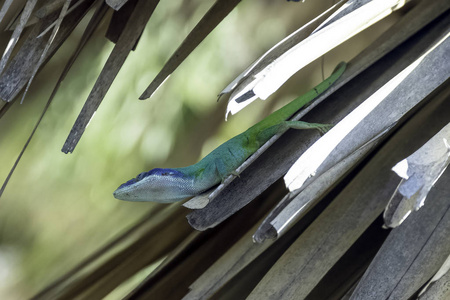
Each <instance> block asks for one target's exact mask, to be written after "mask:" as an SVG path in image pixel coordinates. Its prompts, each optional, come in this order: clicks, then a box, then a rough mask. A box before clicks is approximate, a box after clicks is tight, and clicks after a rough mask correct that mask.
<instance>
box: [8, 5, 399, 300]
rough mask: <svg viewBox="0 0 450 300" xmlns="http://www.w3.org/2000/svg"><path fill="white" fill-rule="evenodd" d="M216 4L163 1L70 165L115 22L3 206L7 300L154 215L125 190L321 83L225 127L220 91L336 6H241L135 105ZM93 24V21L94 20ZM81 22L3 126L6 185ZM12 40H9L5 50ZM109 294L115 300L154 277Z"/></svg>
mask: <svg viewBox="0 0 450 300" xmlns="http://www.w3.org/2000/svg"><path fill="white" fill-rule="evenodd" d="M212 3H213V2H212V1H200V0H195V1H194V0H191V1H161V2H160V4H159V5H158V7H157V8H156V10H155V12H154V14H153V16H152V18H151V19H150V22H149V23H148V25H147V27H146V30H145V31H144V34H143V36H142V37H141V39H140V41H139V44H138V47H137V49H136V51H134V52H132V53H131V54H130V56H129V57H128V59H127V61H126V63H125V65H124V67H123V68H122V69H121V71H120V73H119V75H118V77H117V78H116V79H115V81H114V83H113V85H112V87H111V89H110V90H109V92H108V94H107V95H106V98H105V99H104V101H103V103H102V104H101V106H100V108H99V110H98V111H97V113H96V115H95V117H94V118H93V119H92V121H91V123H90V125H89V127H88V128H87V130H86V132H85V134H84V135H83V137H82V139H81V141H80V143H79V144H78V146H77V148H76V149H75V151H74V153H73V154H69V155H66V154H63V153H62V152H61V151H60V149H61V147H62V145H63V143H64V141H65V139H66V137H67V135H68V133H69V131H70V129H71V127H72V125H73V123H74V121H75V119H76V117H77V115H78V113H79V112H80V110H81V107H82V106H83V104H84V101H85V100H86V98H87V96H88V94H89V92H90V90H91V88H92V86H93V85H94V82H95V80H96V78H97V76H98V74H99V73H100V71H101V69H102V67H103V64H104V63H105V61H106V59H107V58H108V55H109V53H110V51H111V50H112V48H113V44H112V43H111V42H109V41H108V40H106V39H105V38H104V34H105V31H106V28H107V25H108V22H107V21H109V18H107V19H105V21H104V22H103V24H102V26H101V28H100V29H99V30H98V31H97V32H96V34H95V35H94V37H93V38H92V39H91V40H90V42H89V43H88V45H87V46H86V48H85V49H84V50H83V52H82V53H81V56H80V57H79V58H78V60H77V61H76V63H75V65H74V66H73V68H72V70H71V71H70V72H69V74H68V76H67V78H66V79H65V81H64V82H63V84H62V86H61V89H60V91H59V92H58V94H57V96H56V98H55V100H54V102H53V104H52V106H51V107H50V109H49V111H48V113H47V115H46V116H45V118H44V120H43V122H42V123H41V126H40V127H39V129H38V131H37V133H36V135H35V137H34V138H33V140H32V142H31V144H30V146H29V148H28V150H27V152H26V153H25V155H24V157H23V159H22V160H21V162H20V164H19V166H18V168H17V169H16V172H15V173H14V175H13V177H12V179H11V181H10V183H9V186H8V187H7V189H6V191H5V193H4V195H3V197H2V199H0V207H1V209H0V299H23V298H26V297H30V296H32V295H33V294H34V293H36V292H37V291H38V290H40V289H42V288H43V287H44V286H45V285H47V284H49V283H50V282H52V281H53V280H55V279H56V278H58V277H59V276H61V275H62V274H64V273H65V272H67V271H68V270H70V269H71V268H72V267H74V266H75V265H76V264H77V263H78V262H80V261H81V260H82V259H83V258H85V257H86V256H87V255H88V254H89V253H91V252H93V251H94V250H96V249H97V248H99V247H100V246H102V245H103V244H104V243H105V242H107V241H108V240H110V239H111V238H112V237H114V236H116V235H117V234H119V233H120V232H122V231H123V230H124V229H126V228H128V227H129V226H131V225H132V224H133V223H135V222H136V221H137V220H138V219H139V218H140V217H141V216H142V215H143V214H145V213H146V212H147V211H148V210H150V209H151V207H152V206H153V205H154V204H152V203H127V202H122V201H119V200H116V199H114V198H113V196H112V192H113V191H114V190H115V189H116V188H117V186H118V185H120V184H121V183H123V182H124V181H126V180H128V179H130V178H132V177H134V176H136V175H137V174H138V173H140V172H143V171H148V170H150V169H152V168H155V167H180V166H185V165H189V164H193V163H195V162H197V161H198V160H199V159H200V158H201V157H203V156H204V155H206V154H207V153H208V152H209V151H211V150H212V149H214V148H215V147H217V146H218V145H219V144H220V143H222V142H224V141H225V140H227V139H229V138H231V137H232V136H234V135H236V134H237V133H240V132H241V131H243V130H245V129H246V128H248V127H249V126H251V125H252V124H254V123H255V122H257V121H258V120H260V119H261V118H263V117H264V116H266V115H267V114H268V113H270V112H271V111H273V110H274V109H276V108H278V107H280V106H282V105H283V104H284V103H286V102H287V101H289V100H292V99H293V98H294V97H295V96H297V95H299V94H301V93H303V92H305V91H306V90H307V89H308V88H310V87H312V86H313V85H315V84H317V83H318V82H320V81H321V80H322V73H321V62H322V61H321V60H318V61H317V62H315V63H313V64H311V65H310V66H308V67H307V68H305V69H304V70H302V71H301V72H299V74H297V75H295V77H294V78H292V79H291V80H290V81H289V82H288V83H287V84H286V85H285V86H283V88H281V89H280V90H279V91H278V92H277V93H276V94H274V95H273V96H272V97H270V98H269V100H268V101H265V102H264V101H256V102H254V103H253V104H251V106H250V107H248V108H246V109H244V110H243V111H242V112H240V113H239V114H238V115H237V116H231V117H229V121H228V122H225V121H224V113H225V107H226V100H225V101H224V100H222V101H221V102H219V103H217V102H216V99H217V95H218V94H219V92H220V91H221V90H222V89H223V88H224V87H225V86H226V85H227V84H228V83H229V82H230V81H231V80H233V79H234V77H235V76H237V75H238V74H239V73H240V72H242V71H243V70H244V69H245V68H246V67H247V66H248V65H249V64H250V63H251V62H252V61H253V60H255V59H257V58H258V57H259V56H260V55H261V54H263V53H264V52H265V51H266V50H268V49H269V48H270V47H272V46H273V45H274V44H275V43H277V42H278V41H279V40H281V39H282V38H284V37H285V36H286V35H288V34H290V33H291V32H292V31H294V30H295V29H297V28H298V27H300V26H301V25H303V24H305V23H306V22H307V21H309V20H311V19H312V18H314V17H315V16H316V15H318V14H319V13H321V12H323V11H324V10H325V9H326V8H328V7H329V6H330V5H331V4H332V1H306V2H305V3H294V2H286V1H281V0H280V1H268V0H266V1H243V2H242V3H241V4H239V5H238V7H237V9H236V10H235V11H233V12H232V13H231V14H230V15H229V16H228V17H227V18H226V19H225V21H224V22H223V23H221V24H220V25H219V26H218V27H217V28H216V29H215V30H214V31H213V33H212V34H211V35H210V36H209V37H208V38H207V39H206V40H205V41H204V42H203V43H202V44H201V45H200V47H198V48H197V49H196V50H195V51H194V52H193V54H192V55H191V56H190V57H189V58H188V59H187V60H186V61H185V62H184V63H183V64H182V65H181V67H180V68H179V69H178V70H176V71H175V73H174V74H173V75H172V76H171V77H170V78H169V79H168V80H167V81H166V83H164V85H163V86H162V87H161V88H160V89H159V90H158V91H157V92H156V94H155V95H154V96H153V97H152V98H150V99H148V100H146V101H140V100H138V97H139V95H140V94H141V93H142V92H143V91H144V89H145V88H146V87H147V85H148V84H149V83H150V81H151V80H152V79H153V78H154V76H155V75H156V74H157V72H158V71H159V70H160V69H161V67H162V66H163V64H164V62H165V61H166V60H167V59H168V57H169V56H170V55H171V54H172V53H173V51H174V50H175V49H176V48H177V47H178V45H179V44H180V43H181V42H182V40H183V39H184V38H185V36H186V35H187V34H188V33H189V31H190V30H191V29H192V28H193V27H194V26H195V24H196V23H197V22H198V21H199V20H200V18H201V17H202V16H203V15H204V13H205V12H206V11H207V10H208V9H209V7H210V6H211V4H212ZM88 17H89V16H88ZM395 18H396V16H395V15H394V16H391V17H389V18H388V19H387V20H385V21H384V22H382V23H381V24H378V25H376V26H375V27H374V28H371V29H370V30H368V31H365V32H364V33H363V34H360V35H358V36H357V37H355V38H353V39H352V40H351V41H349V42H347V43H346V44H345V45H342V46H341V47H339V48H337V49H335V50H333V51H332V52H331V53H330V54H327V55H326V56H325V58H324V69H325V75H328V74H329V73H330V72H331V71H332V69H333V68H334V66H335V65H336V64H337V63H338V62H339V61H341V60H349V59H351V57H353V56H354V55H356V54H357V53H358V52H359V51H361V49H363V48H365V47H366V46H367V45H368V44H369V43H370V42H371V41H373V40H374V39H375V38H376V37H377V36H378V35H379V34H380V33H381V32H383V31H384V30H385V29H386V28H388V27H389V26H390V25H391V24H392V22H394V20H395ZM85 19H86V20H85V21H84V22H82V23H81V24H80V25H79V26H78V28H77V29H76V30H75V32H74V33H73V34H72V36H71V37H70V38H69V40H68V41H67V42H66V43H65V44H64V45H63V46H62V48H61V49H60V50H59V51H58V52H57V53H56V55H55V56H54V57H53V59H52V60H51V61H50V62H49V63H48V64H47V65H46V67H45V68H44V69H43V70H42V71H41V72H40V73H39V74H38V76H37V77H36V79H35V81H34V82H33V84H32V86H31V90H30V92H29V93H28V94H27V96H26V98H25V102H24V104H22V105H20V104H19V103H18V101H16V103H15V104H14V105H13V106H12V108H11V109H10V110H9V111H8V112H7V114H6V115H5V116H4V117H3V118H2V119H0V180H4V178H6V176H7V174H8V172H9V170H10V168H11V167H12V165H13V163H14V161H15V159H16V157H17V155H18V153H19V151H20V150H21V148H22V146H23V144H24V143H25V141H26V139H27V137H28V135H29V134H30V132H31V130H32V128H33V126H34V124H35V123H36V121H37V119H38V116H39V114H40V112H41V111H42V108H43V107H44V105H45V102H46V101H47V99H48V97H49V95H50V93H51V89H52V88H53V86H54V84H55V82H56V80H57V78H58V76H59V74H60V72H61V70H62V68H63V67H64V64H65V62H66V61H67V59H68V57H69V56H70V55H71V53H72V51H73V49H74V48H75V47H76V45H77V42H78V40H79V38H80V37H81V34H82V32H83V30H84V28H85V26H86V24H87V19H88V18H85ZM10 34H11V32H4V33H3V37H2V40H1V41H2V45H3V46H6V43H7V39H8V38H9V36H10ZM154 267H155V266H151V267H149V268H148V269H146V270H144V271H143V272H141V273H140V274H138V276H137V278H135V279H134V280H132V281H131V282H130V283H128V285H126V286H125V287H123V288H122V289H120V290H119V291H117V292H116V294H114V295H112V296H111V298H112V299H114V298H119V297H120V295H119V294H120V293H126V291H128V290H129V289H130V288H131V287H132V286H133V285H134V284H136V283H137V282H139V280H141V279H143V278H144V277H145V276H146V275H147V274H148V273H149V272H150V271H151V269H152V268H154Z"/></svg>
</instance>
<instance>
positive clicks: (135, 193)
mask: <svg viewBox="0 0 450 300" xmlns="http://www.w3.org/2000/svg"><path fill="white" fill-rule="evenodd" d="M345 68H346V63H345V62H341V63H340V64H338V65H337V66H336V68H335V70H334V71H333V73H332V74H331V75H330V76H329V77H328V78H326V79H325V80H324V81H322V82H321V83H319V84H318V85H317V86H316V87H314V88H313V89H311V90H309V91H308V92H306V93H305V94H303V95H302V96H300V97H298V98H296V99H294V100H293V101H291V102H290V103H288V104H287V105H285V106H283V107H281V108H280V109H278V110H276V111H275V112H273V113H272V114H270V115H269V116H267V117H266V118H264V119H263V120H261V121H260V122H258V123H256V124H255V125H253V126H252V127H250V128H248V129H247V130H246V131H244V132H242V133H241V134H239V135H236V136H235V137H233V138H231V139H229V140H228V141H226V142H224V143H223V144H221V145H220V146H218V147H217V148H216V149H214V150H213V151H212V152H210V153H209V154H208V155H206V156H205V157H204V158H203V159H201V160H200V161H199V162H197V163H196V164H193V165H191V166H188V167H181V168H173V169H162V168H156V169H152V170H150V171H148V172H143V173H140V174H139V175H138V176H137V177H136V178H133V179H131V180H129V181H127V182H125V183H124V184H122V185H120V186H119V187H118V188H117V190H116V191H115V192H114V194H113V195H114V197H115V198H117V199H120V200H127V201H151V202H159V203H172V202H177V201H181V200H184V199H186V198H190V197H193V196H197V195H199V194H201V193H203V192H204V191H206V190H208V189H210V188H212V187H213V186H215V185H217V184H219V183H220V182H223V180H225V178H226V177H228V176H229V175H231V174H234V175H238V174H236V169H237V168H238V167H239V166H240V165H241V164H242V163H243V162H244V161H245V160H246V159H247V158H248V157H249V156H250V155H252V154H253V153H255V152H256V151H257V150H258V149H259V148H260V147H261V146H262V145H263V144H264V143H265V142H267V141H268V140H269V139H270V138H271V137H273V136H274V135H275V134H277V133H280V132H282V131H284V130H286V129H288V128H294V129H317V130H319V131H320V132H321V133H322V134H323V133H325V132H326V131H327V130H328V129H329V128H330V127H331V126H330V125H327V124H317V123H306V122H302V121H289V118H290V117H291V116H292V115H294V114H295V113H296V112H297V111H298V110H299V109H301V108H302V107H304V106H305V105H306V104H308V103H310V102H311V101H312V100H314V99H315V98H316V97H317V96H318V95H320V94H321V93H323V92H324V91H325V90H327V89H328V88H329V87H330V86H331V85H332V84H333V83H334V82H335V81H336V80H337V79H338V78H339V77H340V76H341V75H342V73H343V72H344V70H345Z"/></svg>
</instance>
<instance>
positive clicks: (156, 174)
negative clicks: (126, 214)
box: [114, 169, 194, 203]
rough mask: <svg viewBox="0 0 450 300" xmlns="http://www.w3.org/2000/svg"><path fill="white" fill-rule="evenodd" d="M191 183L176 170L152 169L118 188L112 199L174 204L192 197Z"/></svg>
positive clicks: (188, 178) (190, 180) (187, 177)
mask: <svg viewBox="0 0 450 300" xmlns="http://www.w3.org/2000/svg"><path fill="white" fill-rule="evenodd" d="M192 181H193V179H192V178H191V177H190V176H187V175H185V174H184V173H183V172H181V171H178V170H176V169H153V170H150V171H148V172H144V173H141V174H139V175H138V176H137V177H136V178H133V179H131V180H129V181H127V182H125V183H124V184H122V185H121V186H119V187H118V188H117V190H116V191H115V192H114V197H115V198H117V199H120V200H127V201H151V202H160V203H171V202H176V201H180V200H183V199H185V198H187V197H190V196H194V195H193V194H192V192H191V187H192Z"/></svg>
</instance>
